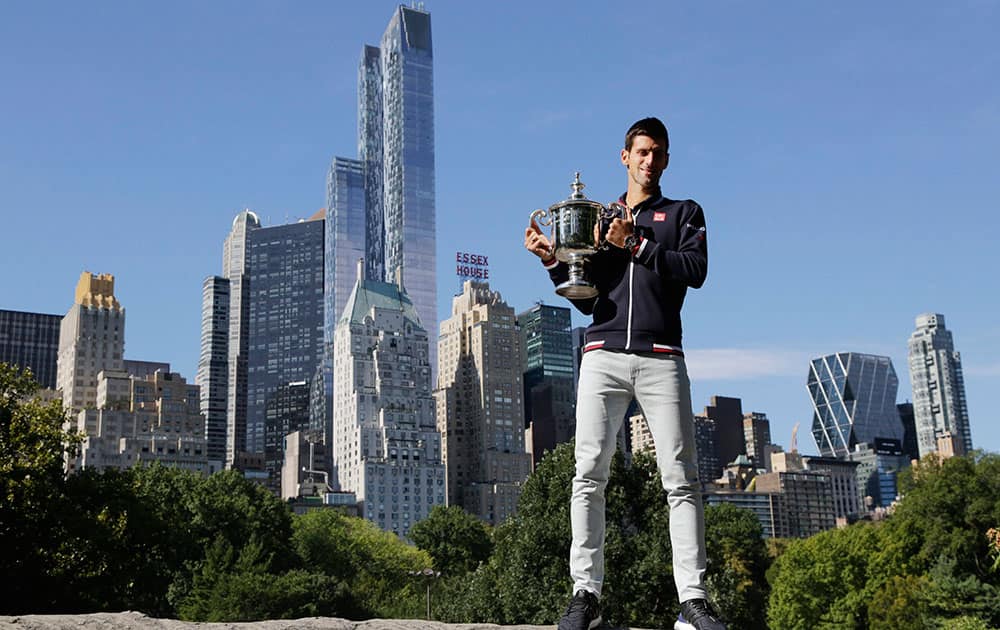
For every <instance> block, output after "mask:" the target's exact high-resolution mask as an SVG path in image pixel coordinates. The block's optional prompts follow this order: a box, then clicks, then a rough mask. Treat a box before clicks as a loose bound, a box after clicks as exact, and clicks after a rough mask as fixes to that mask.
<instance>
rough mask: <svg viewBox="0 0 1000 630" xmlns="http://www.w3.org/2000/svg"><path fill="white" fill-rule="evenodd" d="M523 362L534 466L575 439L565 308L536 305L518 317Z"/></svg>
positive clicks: (573, 385) (570, 344) (571, 360)
mask: <svg viewBox="0 0 1000 630" xmlns="http://www.w3.org/2000/svg"><path fill="white" fill-rule="evenodd" d="M517 327H518V330H519V332H520V338H521V349H522V359H523V362H524V367H523V372H524V419H525V425H524V428H525V430H526V431H528V434H529V436H530V437H531V453H532V459H533V461H534V463H535V464H536V465H537V464H538V462H539V461H541V458H542V455H543V454H544V452H545V451H547V450H552V449H554V448H555V447H556V445H558V444H562V443H563V442H568V441H570V440H571V439H573V434H574V431H575V429H576V418H575V411H576V404H575V400H576V383H575V379H574V370H573V363H574V361H575V356H574V354H573V337H572V333H571V332H570V331H571V328H572V323H571V321H570V312H569V309H568V308H565V307H562V306H549V305H547V304H541V303H539V304H535V305H534V306H532V307H531V308H530V309H528V310H526V311H524V312H523V313H520V314H519V315H518V316H517Z"/></svg>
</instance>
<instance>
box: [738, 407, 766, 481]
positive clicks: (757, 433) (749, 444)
mask: <svg viewBox="0 0 1000 630" xmlns="http://www.w3.org/2000/svg"><path fill="white" fill-rule="evenodd" d="M743 441H744V443H745V444H746V449H747V457H748V458H750V461H751V462H753V465H754V467H755V468H767V458H766V457H765V453H766V452H767V445H768V444H770V443H771V421H770V420H768V419H767V414H765V413H759V412H756V411H753V412H750V413H745V414H743Z"/></svg>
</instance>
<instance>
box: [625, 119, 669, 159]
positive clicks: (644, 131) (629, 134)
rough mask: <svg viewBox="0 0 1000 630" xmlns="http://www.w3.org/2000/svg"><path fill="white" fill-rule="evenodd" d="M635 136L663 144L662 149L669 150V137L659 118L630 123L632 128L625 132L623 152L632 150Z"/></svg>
mask: <svg viewBox="0 0 1000 630" xmlns="http://www.w3.org/2000/svg"><path fill="white" fill-rule="evenodd" d="M636 136H649V137H650V138H652V139H653V140H659V141H661V142H663V148H664V149H665V150H667V151H669V150H670V136H668V135H667V127H666V125H664V124H663V122H662V121H660V119H659V118H653V117H652V116H650V117H649V118H643V119H642V120H637V121H636V122H634V123H632V126H631V127H629V128H628V131H626V132H625V150H626V151H628V150H630V149H631V148H632V140H634V139H635V137H636Z"/></svg>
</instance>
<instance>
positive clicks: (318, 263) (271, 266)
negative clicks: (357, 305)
mask: <svg viewBox="0 0 1000 630" xmlns="http://www.w3.org/2000/svg"><path fill="white" fill-rule="evenodd" d="M322 218H323V217H322V215H320V214H317V215H316V216H314V217H312V218H310V220H308V221H300V222H298V223H289V224H286V225H279V226H275V227H267V228H258V229H256V230H253V231H251V232H249V234H248V235H247V249H246V280H245V281H246V288H247V289H248V294H249V296H248V300H247V301H248V302H249V306H248V309H247V320H248V329H249V332H248V336H247V339H248V343H247V347H248V350H247V399H246V400H247V402H246V419H247V420H246V451H247V452H248V453H252V454H255V455H263V456H264V467H265V469H266V470H267V472H268V486H269V487H270V488H272V489H273V490H274V491H275V492H277V491H278V489H279V488H280V483H279V479H278V477H279V475H280V473H281V465H282V463H283V460H284V453H283V449H282V445H281V442H280V438H282V437H283V436H284V435H287V434H288V433H292V432H294V431H299V430H306V429H308V428H309V426H308V425H309V388H308V386H307V383H308V382H309V381H310V380H311V379H312V378H313V376H314V375H315V373H316V368H317V366H318V365H319V364H320V360H321V359H322V356H323V317H324V300H323V271H324V268H323V255H324V252H323V239H324V223H325V222H324V221H323V220H322ZM230 317H231V315H230Z"/></svg>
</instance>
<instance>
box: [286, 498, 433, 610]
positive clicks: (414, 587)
mask: <svg viewBox="0 0 1000 630" xmlns="http://www.w3.org/2000/svg"><path fill="white" fill-rule="evenodd" d="M293 544H294V548H295V551H296V554H297V556H298V557H299V558H300V559H301V561H302V563H303V567H304V568H305V570H307V571H309V572H313V573H319V574H322V575H325V576H327V577H329V578H331V579H333V580H334V583H336V584H340V583H343V584H344V585H346V586H345V587H344V588H345V589H346V591H348V592H350V595H351V597H350V600H349V601H344V600H338V602H336V603H337V604H338V605H339V606H341V608H342V610H341V614H342V615H343V616H345V617H348V618H352V619H365V618H369V617H382V618H390V619H391V618H410V617H423V616H424V585H423V583H422V582H419V581H418V578H416V577H414V576H413V575H412V573H413V572H416V571H421V570H423V569H426V568H428V567H430V566H431V564H432V560H431V557H430V556H429V555H428V554H427V552H425V551H422V550H420V549H417V548H415V547H412V546H410V545H408V544H406V543H405V542H403V541H402V540H400V539H399V537H397V536H396V535H395V534H393V533H392V532H384V531H382V530H380V529H379V528H378V527H377V526H375V525H374V524H373V523H371V522H369V521H366V520H364V519H360V518H355V517H351V516H345V515H343V514H341V513H339V512H337V511H334V510H315V511H311V512H308V513H306V514H303V515H301V516H297V517H296V518H295V521H294V534H293ZM337 592H338V593H342V592H343V590H341V591H337Z"/></svg>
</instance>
